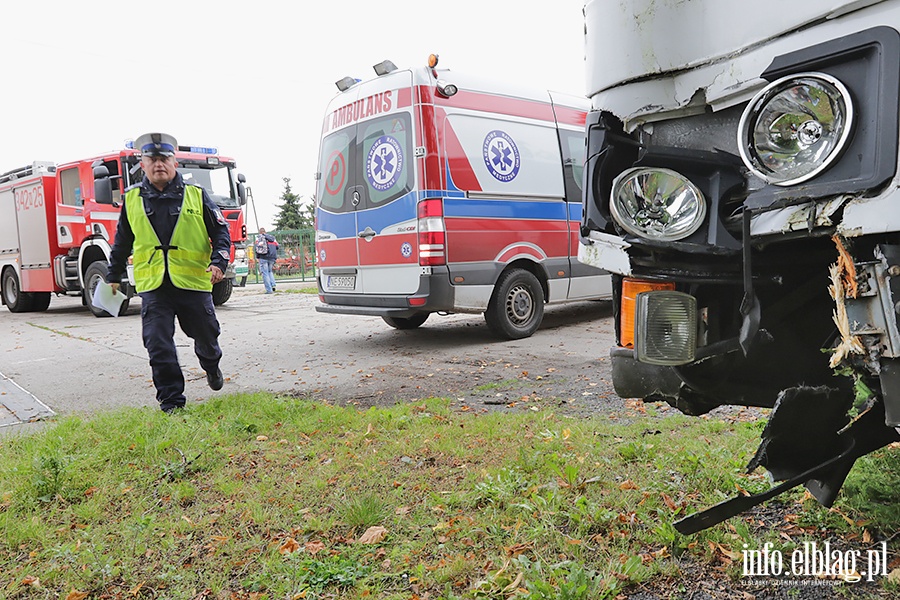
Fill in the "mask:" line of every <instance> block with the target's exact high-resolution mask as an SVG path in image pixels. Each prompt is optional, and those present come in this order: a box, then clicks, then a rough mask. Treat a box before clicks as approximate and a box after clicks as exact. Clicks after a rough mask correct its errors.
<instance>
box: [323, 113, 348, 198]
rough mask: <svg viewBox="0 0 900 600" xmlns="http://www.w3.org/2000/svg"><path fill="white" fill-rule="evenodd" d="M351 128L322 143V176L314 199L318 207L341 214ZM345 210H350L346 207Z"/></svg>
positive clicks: (345, 187)
mask: <svg viewBox="0 0 900 600" xmlns="http://www.w3.org/2000/svg"><path fill="white" fill-rule="evenodd" d="M352 133H353V128H350V129H344V130H342V131H338V132H336V133H333V134H331V135H329V136H328V137H326V138H325V139H324V140H323V141H322V151H321V152H322V153H321V156H320V157H319V165H320V170H321V172H322V176H321V177H320V178H319V185H318V188H319V189H318V191H317V193H316V197H317V198H318V199H319V206H321V207H322V208H325V209H327V210H330V211H332V212H343V209H344V196H345V195H346V193H345V192H346V190H347V187H348V185H349V181H348V171H347V168H348V167H349V166H350V165H349V164H348V161H349V157H350V147H351V143H352ZM346 210H352V208H351V207H349V206H348V207H347V209H346Z"/></svg>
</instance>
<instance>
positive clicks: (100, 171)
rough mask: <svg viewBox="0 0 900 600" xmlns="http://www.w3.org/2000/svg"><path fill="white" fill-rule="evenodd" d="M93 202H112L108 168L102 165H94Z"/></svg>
mask: <svg viewBox="0 0 900 600" xmlns="http://www.w3.org/2000/svg"><path fill="white" fill-rule="evenodd" d="M94 202H96V203H97V204H112V203H113V197H112V181H111V180H110V178H109V169H107V168H106V167H104V166H103V165H101V166H99V167H94Z"/></svg>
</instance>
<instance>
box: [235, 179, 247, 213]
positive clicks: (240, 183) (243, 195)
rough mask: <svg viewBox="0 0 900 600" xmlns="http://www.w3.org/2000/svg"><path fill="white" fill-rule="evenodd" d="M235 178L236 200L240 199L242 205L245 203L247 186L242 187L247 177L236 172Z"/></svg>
mask: <svg viewBox="0 0 900 600" xmlns="http://www.w3.org/2000/svg"><path fill="white" fill-rule="evenodd" d="M237 180H238V184H237V193H238V200H240V202H241V206H244V205H245V204H247V188H246V187H244V184H245V183H246V182H247V178H246V177H244V174H243V173H238V176H237Z"/></svg>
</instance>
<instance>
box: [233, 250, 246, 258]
mask: <svg viewBox="0 0 900 600" xmlns="http://www.w3.org/2000/svg"><path fill="white" fill-rule="evenodd" d="M234 258H235V260H237V259H242V258H247V251H246V250H244V249H243V248H235V249H234Z"/></svg>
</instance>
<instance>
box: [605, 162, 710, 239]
mask: <svg viewBox="0 0 900 600" xmlns="http://www.w3.org/2000/svg"><path fill="white" fill-rule="evenodd" d="M611 196H612V197H611V201H610V203H609V208H610V212H611V213H612V216H613V218H614V219H615V220H616V222H617V223H618V224H619V225H621V226H622V228H623V229H625V231H627V232H628V233H631V234H632V235H636V236H638V237H643V238H651V239H654V240H661V241H675V240H680V239H684V238H686V237H688V236H689V235H691V234H692V233H694V232H695V231H697V229H698V228H699V227H700V225H702V224H703V220H704V219H705V218H706V199H705V198H704V197H703V193H702V192H701V191H700V190H699V188H697V186H696V185H694V184H693V183H691V182H690V181H689V180H688V179H687V178H686V177H684V176H683V175H681V174H680V173H676V172H675V171H672V170H669V169H657V168H649V167H637V168H633V169H628V170H627V171H624V172H622V173H621V174H620V175H619V176H618V177H616V179H615V181H613V185H612V194H611Z"/></svg>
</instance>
